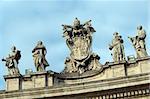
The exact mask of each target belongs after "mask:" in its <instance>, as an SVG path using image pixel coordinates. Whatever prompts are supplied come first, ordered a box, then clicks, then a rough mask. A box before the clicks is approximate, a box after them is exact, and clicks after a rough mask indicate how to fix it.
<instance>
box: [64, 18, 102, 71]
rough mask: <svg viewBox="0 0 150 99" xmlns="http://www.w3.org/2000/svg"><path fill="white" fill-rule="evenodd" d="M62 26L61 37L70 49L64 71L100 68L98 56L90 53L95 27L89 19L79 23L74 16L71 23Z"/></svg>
mask: <svg viewBox="0 0 150 99" xmlns="http://www.w3.org/2000/svg"><path fill="white" fill-rule="evenodd" d="M62 26H63V31H64V32H63V37H64V38H65V39H66V44H67V46H68V48H69V49H70V51H71V53H70V57H67V58H66V61H65V65H66V67H65V70H64V72H69V73H72V72H79V73H83V72H85V71H88V70H97V69H100V68H101V64H100V63H99V61H98V60H99V59H100V57H99V56H98V55H97V54H95V53H92V50H91V46H92V34H93V33H94V32H96V31H95V29H94V28H93V27H92V25H91V20H89V21H87V22H85V23H84V24H80V21H79V20H78V18H75V20H74V22H73V26H72V25H62Z"/></svg>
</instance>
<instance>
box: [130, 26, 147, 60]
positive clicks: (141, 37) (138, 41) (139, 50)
mask: <svg viewBox="0 0 150 99" xmlns="http://www.w3.org/2000/svg"><path fill="white" fill-rule="evenodd" d="M128 38H129V39H130V41H131V42H132V45H133V46H134V48H135V51H136V56H137V58H141V57H146V56H148V54H147V51H146V44H145V38H146V32H145V30H144V29H143V27H142V26H138V27H137V35H136V36H135V37H128Z"/></svg>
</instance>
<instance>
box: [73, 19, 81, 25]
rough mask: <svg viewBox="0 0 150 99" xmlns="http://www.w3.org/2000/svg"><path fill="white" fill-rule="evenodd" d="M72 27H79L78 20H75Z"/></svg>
mask: <svg viewBox="0 0 150 99" xmlns="http://www.w3.org/2000/svg"><path fill="white" fill-rule="evenodd" d="M73 26H74V27H76V26H80V21H79V20H78V18H75V20H74V22H73Z"/></svg>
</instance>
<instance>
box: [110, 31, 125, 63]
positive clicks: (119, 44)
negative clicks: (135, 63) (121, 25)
mask: <svg viewBox="0 0 150 99" xmlns="http://www.w3.org/2000/svg"><path fill="white" fill-rule="evenodd" d="M113 36H114V38H113V40H112V43H111V44H109V49H110V50H112V57H113V61H114V62H120V61H124V60H125V54H124V46H123V39H122V37H121V36H120V35H119V33H118V32H115V33H114V34H113Z"/></svg>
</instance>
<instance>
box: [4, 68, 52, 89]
mask: <svg viewBox="0 0 150 99" xmlns="http://www.w3.org/2000/svg"><path fill="white" fill-rule="evenodd" d="M4 78H5V81H6V91H14V90H22V89H33V88H44V87H48V86H53V72H50V71H45V72H35V73H31V74H27V75H22V76H21V75H13V76H8V75H7V76H4Z"/></svg>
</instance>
